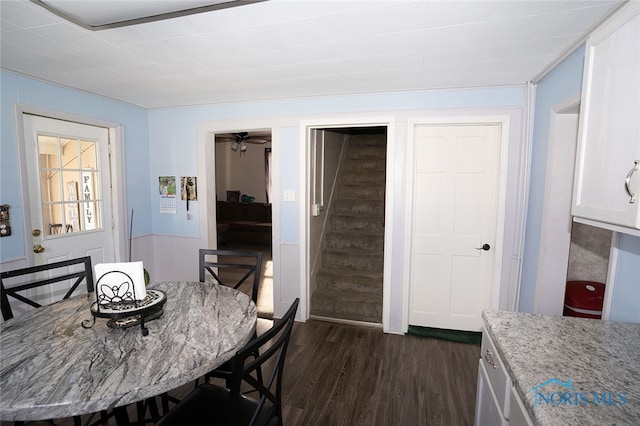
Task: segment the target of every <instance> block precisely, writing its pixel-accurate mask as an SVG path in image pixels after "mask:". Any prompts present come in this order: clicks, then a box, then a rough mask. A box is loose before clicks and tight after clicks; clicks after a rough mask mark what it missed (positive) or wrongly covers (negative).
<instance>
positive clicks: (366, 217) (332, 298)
mask: <svg viewBox="0 0 640 426" xmlns="http://www.w3.org/2000/svg"><path fill="white" fill-rule="evenodd" d="M385 164H386V135H354V136H350V138H349V141H348V145H347V148H346V152H345V158H344V159H343V163H342V168H341V171H340V176H339V177H338V184H337V188H336V194H335V195H334V200H333V204H332V207H331V211H330V217H329V225H328V227H329V230H328V231H327V233H326V236H325V246H324V249H323V251H322V255H321V256H322V266H321V267H320V269H319V270H318V272H317V274H316V277H315V279H316V290H315V291H314V293H313V295H312V297H311V315H312V316H317V317H328V318H335V319H343V320H351V321H361V322H368V323H376V324H380V323H382V276H383V266H384V253H383V249H384V196H385Z"/></svg>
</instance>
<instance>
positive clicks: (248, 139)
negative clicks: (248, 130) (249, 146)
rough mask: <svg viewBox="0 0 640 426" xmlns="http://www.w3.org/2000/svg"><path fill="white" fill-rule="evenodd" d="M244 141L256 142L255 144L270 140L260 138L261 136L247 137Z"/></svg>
mask: <svg viewBox="0 0 640 426" xmlns="http://www.w3.org/2000/svg"><path fill="white" fill-rule="evenodd" d="M244 141H245V142H246V143H255V144H263V143H267V142H268V141H267V140H266V139H259V138H246V139H245V140H244Z"/></svg>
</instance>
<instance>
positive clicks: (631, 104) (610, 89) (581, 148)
mask: <svg viewBox="0 0 640 426" xmlns="http://www.w3.org/2000/svg"><path fill="white" fill-rule="evenodd" d="M638 117H640V2H637V1H633V2H629V3H627V4H626V5H625V6H623V7H622V8H621V9H620V10H619V11H618V12H617V13H616V14H615V15H613V16H612V17H611V18H610V19H609V20H608V21H606V22H605V23H603V24H602V25H601V26H600V27H598V28H597V29H596V30H595V31H594V32H593V33H592V34H591V35H590V36H589V38H588V40H587V43H586V52H585V69H584V76H583V86H582V102H581V110H580V124H579V133H578V150H577V153H576V155H577V158H576V173H575V181H574V194H573V210H572V213H573V215H574V216H576V217H577V218H583V219H588V220H594V221H598V222H601V223H603V224H612V225H618V226H622V227H625V228H633V229H640V119H638ZM603 227H606V226H603Z"/></svg>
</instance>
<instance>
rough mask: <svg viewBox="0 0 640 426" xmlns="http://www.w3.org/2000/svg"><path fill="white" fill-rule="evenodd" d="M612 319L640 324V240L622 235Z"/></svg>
mask: <svg viewBox="0 0 640 426" xmlns="http://www.w3.org/2000/svg"><path fill="white" fill-rule="evenodd" d="M618 248H619V252H618V267H617V270H616V277H615V282H616V286H615V287H614V290H613V301H612V304H611V316H610V319H612V320H614V321H629V322H636V323H640V238H638V237H632V236H630V235H622V236H621V237H620V244H619V246H618Z"/></svg>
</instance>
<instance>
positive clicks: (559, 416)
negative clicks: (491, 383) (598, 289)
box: [482, 311, 640, 426]
mask: <svg viewBox="0 0 640 426" xmlns="http://www.w3.org/2000/svg"><path fill="white" fill-rule="evenodd" d="M482 316H483V318H484V322H485V325H486V329H487V332H488V333H489V335H490V336H491V339H492V340H493V342H494V343H495V345H496V349H497V350H498V352H499V355H500V357H501V358H502V360H503V362H504V365H505V367H506V369H507V371H508V373H509V375H510V376H511V380H512V381H513V384H514V386H515V388H516V390H517V392H518V394H519V396H520V398H521V399H522V401H523V402H524V404H525V407H526V408H527V411H528V413H529V415H530V417H531V419H532V420H533V422H534V423H535V424H537V425H581V426H585V425H599V426H601V425H638V424H640V324H632V323H623V322H614V321H601V320H593V319H586V318H569V317H561V316H553V315H542V314H526V313H520V312H505V311H485V312H483V315H482Z"/></svg>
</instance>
